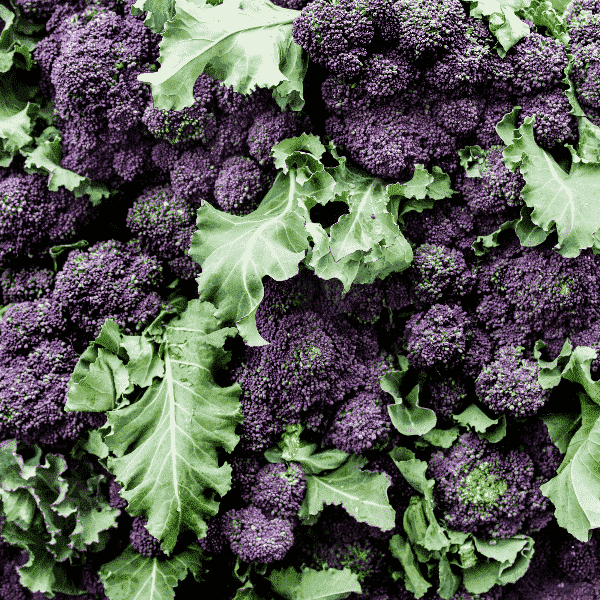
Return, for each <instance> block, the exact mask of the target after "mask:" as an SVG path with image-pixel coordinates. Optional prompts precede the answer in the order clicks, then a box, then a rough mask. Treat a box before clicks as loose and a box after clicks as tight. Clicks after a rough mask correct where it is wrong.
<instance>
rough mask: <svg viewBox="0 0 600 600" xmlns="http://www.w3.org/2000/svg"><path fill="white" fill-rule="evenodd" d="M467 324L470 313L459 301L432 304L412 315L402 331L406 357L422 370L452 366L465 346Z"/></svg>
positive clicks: (454, 366) (461, 355) (464, 351)
mask: <svg viewBox="0 0 600 600" xmlns="http://www.w3.org/2000/svg"><path fill="white" fill-rule="evenodd" d="M470 327H471V321H470V317H469V315H468V314H467V313H466V312H465V311H464V310H463V309H462V308H461V307H460V306H459V305H455V306H449V305H447V304H434V305H433V306H432V307H431V308H430V309H429V310H428V311H426V312H419V313H416V314H414V315H412V316H411V317H410V318H409V320H408V321H407V323H406V328H405V333H404V338H405V340H406V344H407V348H408V359H409V361H410V362H411V364H413V365H414V366H415V367H416V368H417V369H420V370H423V371H424V370H436V371H446V370H448V369H455V368H456V367H457V366H458V365H459V364H460V362H461V361H462V359H463V357H464V355H465V353H466V350H467V348H468V341H469V330H470Z"/></svg>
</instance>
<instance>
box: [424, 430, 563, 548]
mask: <svg viewBox="0 0 600 600" xmlns="http://www.w3.org/2000/svg"><path fill="white" fill-rule="evenodd" d="M428 473H429V476H430V477H432V478H433V479H434V480H435V487H434V498H435V500H436V504H437V506H438V507H439V509H440V510H441V511H442V514H443V517H444V519H445V521H446V525H447V526H448V527H449V528H450V529H455V530H457V531H464V532H468V533H473V534H475V535H477V536H478V537H481V538H484V539H490V538H506V537H511V536H513V535H515V534H517V533H527V532H528V531H531V530H533V529H535V530H537V529H539V528H540V527H541V526H544V525H546V524H547V523H548V522H549V521H550V520H551V518H552V509H551V505H550V504H549V502H548V499H547V498H545V497H544V496H543V495H542V493H541V491H540V489H539V487H538V485H537V479H536V472H535V468H534V464H533V461H532V459H531V457H530V456H529V455H528V454H527V453H526V452H524V451H520V450H511V449H508V448H505V447H503V446H502V445H500V444H491V443H490V442H488V441H487V440H481V439H479V437H478V436H477V435H476V434H475V433H465V434H463V435H461V436H460V437H459V438H458V439H457V440H456V441H455V442H454V444H453V445H452V446H451V447H450V448H449V449H448V450H440V451H438V452H436V453H434V454H433V455H432V456H431V458H430V460H429V466H428ZM541 517H544V518H541ZM532 526H533V527H532Z"/></svg>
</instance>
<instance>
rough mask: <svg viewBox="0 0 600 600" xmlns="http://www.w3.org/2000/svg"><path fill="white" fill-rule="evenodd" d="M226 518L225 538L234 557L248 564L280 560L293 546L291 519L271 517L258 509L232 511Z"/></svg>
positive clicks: (251, 507)
mask: <svg viewBox="0 0 600 600" xmlns="http://www.w3.org/2000/svg"><path fill="white" fill-rule="evenodd" d="M227 516H228V518H227V521H226V523H225V525H224V527H223V529H224V535H225V537H226V539H227V540H228V541H229V544H230V546H231V550H232V551H233V552H234V554H236V555H237V556H239V557H240V558H241V559H242V560H245V561H246V562H253V561H255V562H258V563H272V562H274V561H276V560H281V559H282V558H284V557H285V555H286V554H287V553H288V551H289V550H290V549H291V547H292V546H293V545H294V532H293V526H292V522H291V521H290V520H289V519H281V518H278V517H268V516H267V515H265V514H264V513H263V512H262V511H261V510H260V509H259V508H257V507H255V506H248V507H247V508H242V509H239V510H231V511H230V512H229V513H227Z"/></svg>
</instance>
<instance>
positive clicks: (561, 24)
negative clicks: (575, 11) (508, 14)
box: [521, 0, 570, 45]
mask: <svg viewBox="0 0 600 600" xmlns="http://www.w3.org/2000/svg"><path fill="white" fill-rule="evenodd" d="M569 1H570V0H531V4H530V5H529V6H528V7H527V8H525V9H522V10H521V15H522V16H523V18H525V19H529V20H530V21H533V24H534V25H536V26H537V27H539V26H541V27H546V28H547V29H548V30H549V32H550V34H551V36H552V37H553V38H554V39H555V40H558V41H560V42H562V43H563V44H565V45H568V44H569V33H568V26H567V24H566V22H565V19H564V17H563V16H562V15H563V13H564V11H565V8H566V6H567V4H568V3H569Z"/></svg>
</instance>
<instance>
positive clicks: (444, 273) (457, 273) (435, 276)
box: [408, 244, 475, 307]
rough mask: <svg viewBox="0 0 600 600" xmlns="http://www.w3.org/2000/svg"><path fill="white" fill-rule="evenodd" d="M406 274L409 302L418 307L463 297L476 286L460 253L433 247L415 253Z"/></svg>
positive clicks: (427, 245)
mask: <svg viewBox="0 0 600 600" xmlns="http://www.w3.org/2000/svg"><path fill="white" fill-rule="evenodd" d="M408 275H409V278H410V281H411V283H412V287H411V296H412V300H413V302H414V303H415V304H416V305H417V306H419V307H424V306H428V305H429V306H431V305H432V304H436V303H437V302H440V301H441V300H443V299H446V300H451V299H459V298H462V297H464V296H466V295H468V294H469V293H470V292H471V290H472V289H473V285H474V284H475V277H474V275H473V273H472V272H471V269H469V268H468V267H467V263H466V262H465V259H464V257H463V254H462V253H461V252H460V251H459V250H452V249H449V248H446V247H444V246H435V245H433V244H422V245H421V246H419V247H418V248H417V249H416V250H415V252H414V259H413V262H412V264H411V267H410V270H409V272H408Z"/></svg>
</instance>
